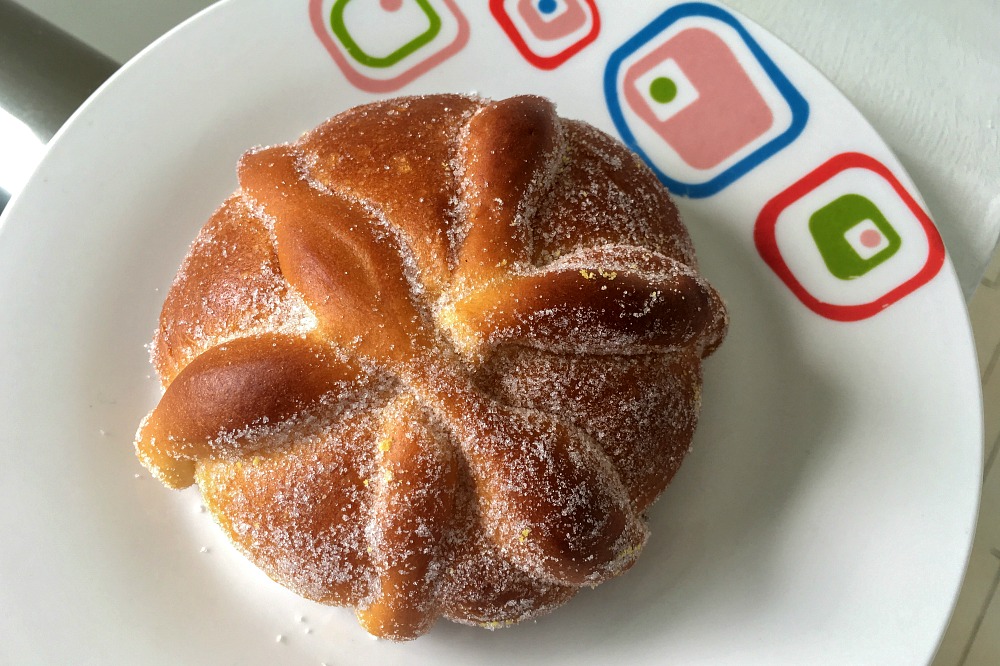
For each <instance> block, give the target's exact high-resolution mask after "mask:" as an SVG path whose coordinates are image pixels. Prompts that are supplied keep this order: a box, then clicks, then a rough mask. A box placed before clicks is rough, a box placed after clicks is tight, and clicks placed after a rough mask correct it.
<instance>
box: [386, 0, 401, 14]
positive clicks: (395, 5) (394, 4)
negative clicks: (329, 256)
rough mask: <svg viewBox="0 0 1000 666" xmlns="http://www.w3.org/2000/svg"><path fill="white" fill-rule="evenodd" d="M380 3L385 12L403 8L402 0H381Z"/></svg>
mask: <svg viewBox="0 0 1000 666" xmlns="http://www.w3.org/2000/svg"><path fill="white" fill-rule="evenodd" d="M381 4H382V9H384V10H385V11H387V12H398V11H399V10H400V9H402V8H403V0H381Z"/></svg>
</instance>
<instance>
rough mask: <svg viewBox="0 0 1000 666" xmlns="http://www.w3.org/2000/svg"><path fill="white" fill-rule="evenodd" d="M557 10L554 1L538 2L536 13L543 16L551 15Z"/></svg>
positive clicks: (544, 0)
mask: <svg viewBox="0 0 1000 666" xmlns="http://www.w3.org/2000/svg"><path fill="white" fill-rule="evenodd" d="M557 9H559V3H558V2H556V0H539V2H538V11H540V12H541V13H543V14H551V13H552V12H554V11H555V10H557Z"/></svg>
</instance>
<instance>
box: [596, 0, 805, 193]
mask: <svg viewBox="0 0 1000 666" xmlns="http://www.w3.org/2000/svg"><path fill="white" fill-rule="evenodd" d="M604 90H605V97H606V100H607V104H608V110H609V111H610V113H611V117H612V120H613V121H614V124H615V126H616V128H617V129H618V132H619V134H620V135H621V137H622V139H623V140H624V141H625V143H627V144H628V145H629V147H630V148H632V149H633V150H635V151H636V152H637V153H638V154H639V155H641V156H642V157H643V158H644V159H645V160H646V162H648V163H649V165H650V166H651V167H652V168H653V170H654V171H656V173H657V175H658V176H659V177H660V179H661V180H662V181H663V182H664V184H665V185H666V186H667V187H668V188H669V189H670V190H671V191H672V192H673V193H675V194H679V195H683V196H688V197H707V196H711V195H713V194H715V193H717V192H719V191H720V190H722V189H723V188H725V187H727V186H728V185H730V184H731V183H733V182H734V181H736V180H737V179H739V178H740V177H742V176H744V175H745V174H746V173H747V172H749V171H751V170H752V169H754V168H756V167H757V166H758V165H759V164H760V163H761V162H763V161H764V160H766V159H768V158H769V157H771V156H772V155H774V154H775V153H777V152H778V151H779V150H781V149H782V148H784V147H785V146H787V145H789V144H790V143H791V142H792V141H794V140H795V138H796V137H798V136H799V134H800V133H801V132H802V129H803V128H804V127H805V124H806V121H807V119H808V116H809V105H808V104H807V103H806V100H805V98H804V97H803V96H802V95H801V94H800V93H799V92H798V90H797V89H796V88H795V87H794V86H793V85H792V84H791V82H790V81H789V80H788V79H787V77H785V75H784V74H783V73H782V72H781V70H780V69H779V68H778V67H777V65H775V64H774V61H772V60H771V58H770V57H769V56H768V55H767V54H766V53H764V51H763V50H762V49H761V47H760V46H759V45H758V44H757V42H756V40H754V39H753V37H751V36H750V34H749V33H748V32H747V31H746V29H745V28H744V27H743V26H742V24H741V23H740V22H739V21H738V20H737V19H736V18H735V17H733V16H732V15H731V14H730V13H728V12H727V11H725V10H724V9H721V8H720V7H717V6H715V5H709V4H706V3H700V2H699V3H685V4H680V5H677V6H674V7H672V8H670V9H668V10H667V11H665V12H664V13H662V14H661V15H660V16H659V17H657V18H656V19H655V20H654V21H653V22H652V23H650V24H649V25H647V26H646V27H645V28H643V29H642V30H640V31H639V32H638V33H637V34H636V35H635V36H634V37H632V38H631V39H629V40H628V41H627V42H626V43H625V44H624V45H622V46H621V47H620V48H618V49H617V50H616V51H615V52H614V53H613V54H612V55H611V58H610V60H609V61H608V65H607V69H606V70H605V76H604Z"/></svg>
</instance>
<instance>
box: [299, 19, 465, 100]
mask: <svg viewBox="0 0 1000 666" xmlns="http://www.w3.org/2000/svg"><path fill="white" fill-rule="evenodd" d="M309 18H310V21H311V22H312V26H313V30H314V31H315V32H316V35H317V36H318V37H319V39H320V41H321V42H322V43H323V46H324V47H326V50H327V51H328V52H329V54H330V55H331V56H332V57H333V60H334V61H335V62H336V63H337V66H338V67H340V69H341V71H342V72H343V73H344V76H345V77H347V79H348V80H349V81H350V82H351V83H352V84H354V85H355V86H357V87H358V88H360V89H362V90H366V91H368V92H376V93H385V92H393V91H395V90H398V89H400V88H402V87H403V86H405V85H406V84H408V83H410V82H411V81H414V80H415V79H417V78H419V77H420V76H422V75H424V74H426V73H427V72H429V71H430V70H432V69H434V68H435V67H437V66H438V65H439V64H441V63H442V62H444V61H445V60H447V59H448V58H450V57H451V56H453V55H455V54H456V53H458V52H459V51H461V50H462V48H464V47H465V45H466V44H467V43H468V41H469V22H468V20H467V19H466V18H465V16H464V15H463V14H462V13H461V11H459V9H458V6H457V5H456V4H455V1H454V0H310V3H309Z"/></svg>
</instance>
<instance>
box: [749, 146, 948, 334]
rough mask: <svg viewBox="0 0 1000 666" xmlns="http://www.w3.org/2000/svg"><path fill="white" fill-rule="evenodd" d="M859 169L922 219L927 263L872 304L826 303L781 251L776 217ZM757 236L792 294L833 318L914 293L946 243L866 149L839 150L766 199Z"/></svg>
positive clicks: (870, 311) (864, 314)
mask: <svg viewBox="0 0 1000 666" xmlns="http://www.w3.org/2000/svg"><path fill="white" fill-rule="evenodd" d="M858 168H860V169H866V170H868V171H871V172H873V173H875V174H877V175H879V176H881V177H882V178H883V179H884V180H885V181H886V182H888V183H889V185H891V186H892V189H893V190H895V191H896V194H897V195H898V196H899V198H900V199H901V200H902V201H903V203H905V204H906V207H907V208H909V209H910V211H911V212H912V213H913V215H914V216H915V217H916V218H917V220H918V221H919V222H920V224H921V226H922V227H923V229H924V233H926V234H927V242H928V252H927V262H926V263H925V264H924V266H923V268H921V269H920V271H918V272H917V274H916V275H914V276H913V277H912V278H910V279H909V280H907V281H906V282H904V283H902V284H901V285H899V286H897V287H895V288H894V289H892V290H890V291H889V292H888V293H886V294H884V295H882V296H881V297H879V298H877V299H875V300H874V301H872V302H871V303H863V304H861V305H836V304H833V303H825V302H823V301H821V300H819V299H818V298H816V297H815V296H813V295H812V294H810V293H809V292H808V291H807V290H806V288H805V287H804V286H802V283H800V282H799V281H798V280H797V279H796V278H795V275H794V274H793V273H792V271H791V269H790V268H789V267H788V264H787V263H785V260H784V258H783V257H782V256H781V252H780V251H779V250H778V240H777V233H776V231H775V229H776V227H777V225H778V217H779V216H780V215H781V213H782V212H783V211H784V210H785V209H786V208H788V207H789V206H790V205H791V204H793V203H795V202H796V201H798V200H799V199H801V198H802V197H804V196H806V195H807V194H809V193H810V192H812V191H813V190H815V189H816V188H817V187H819V186H820V185H822V184H823V183H825V182H827V181H828V180H830V179H831V178H833V177H834V176H836V175H837V174H838V173H840V172H842V171H846V170H848V169H858ZM753 237H754V244H755V245H756V246H757V252H758V253H759V254H760V256H761V258H762V259H763V260H764V262H765V263H767V265H768V266H770V267H771V270H773V271H774V272H775V273H776V274H777V275H778V277H779V278H781V280H782V282H784V283H785V285H786V286H787V287H788V288H789V289H791V290H792V293H794V294H795V295H796V296H797V297H798V299H799V300H800V301H802V303H803V304H805V305H806V307H808V308H809V309H810V310H812V311H813V312H815V313H817V314H819V315H821V316H823V317H826V318H827V319H833V320H835V321H860V320H862V319H868V318H869V317H873V316H875V315H877V314H878V313H879V312H881V311H882V310H884V309H886V308H887V307H889V306H890V305H892V304H893V303H895V302H896V301H898V300H900V299H902V298H903V297H904V296H907V295H909V294H911V293H913V292H914V291H916V290H917V289H919V288H920V287H922V286H923V285H925V284H927V283H928V282H930V281H931V279H933V278H934V276H935V275H937V274H938V272H939V271H940V270H941V267H942V266H943V265H944V257H945V249H944V242H943V241H942V240H941V235H940V234H939V233H938V230H937V227H935V226H934V223H933V222H932V221H931V218H930V216H929V215H928V214H927V212H926V211H924V209H923V208H921V207H920V205H919V204H918V203H917V202H916V201H915V200H914V198H913V197H912V196H911V195H910V193H909V192H907V191H906V188H904V187H903V185H902V184H901V183H900V182H899V180H898V179H897V178H896V176H894V175H893V173H892V172H891V171H890V170H889V169H888V167H886V166H885V165H884V164H882V163H881V162H879V161H878V160H876V159H875V158H873V157H869V156H868V155H864V154H862V153H841V154H840V155H837V156H835V157H833V158H831V159H830V160H828V161H827V162H825V163H824V164H822V165H821V166H819V167H818V168H816V169H815V170H813V171H812V172H810V173H809V174H807V175H806V176H804V177H803V178H802V179H800V180H799V181H797V182H796V183H794V184H793V185H792V186H791V187H789V188H788V189H786V190H785V191H783V192H781V193H780V194H778V195H777V196H776V197H774V198H773V199H771V200H770V201H769V202H767V204H766V205H765V206H764V208H763V209H761V211H760V215H758V216H757V223H756V225H755V226H754V233H753Z"/></svg>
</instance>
